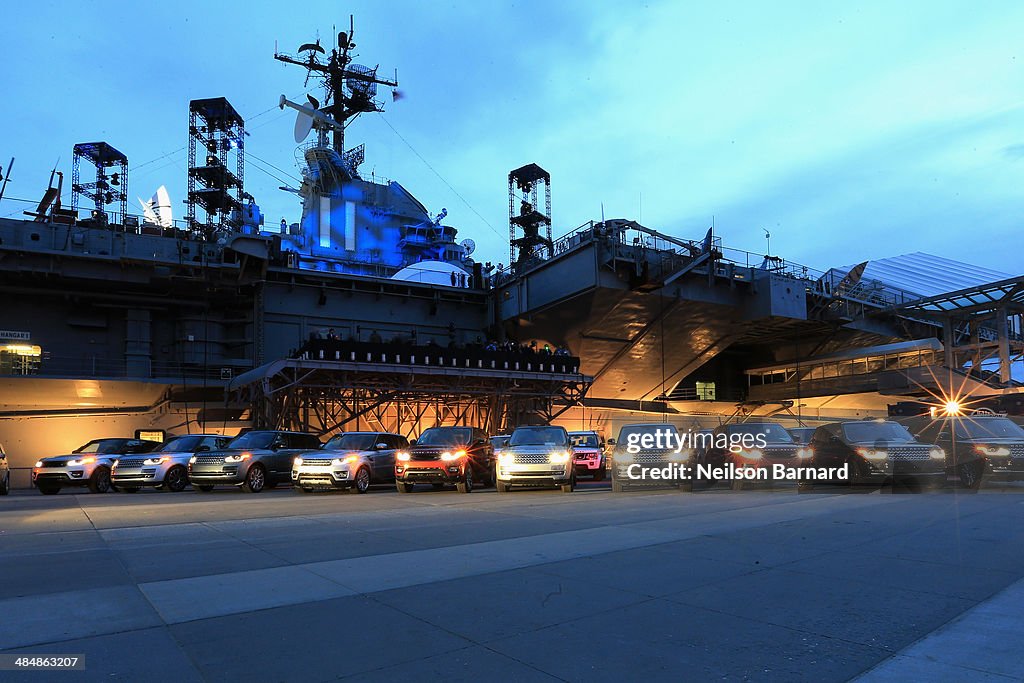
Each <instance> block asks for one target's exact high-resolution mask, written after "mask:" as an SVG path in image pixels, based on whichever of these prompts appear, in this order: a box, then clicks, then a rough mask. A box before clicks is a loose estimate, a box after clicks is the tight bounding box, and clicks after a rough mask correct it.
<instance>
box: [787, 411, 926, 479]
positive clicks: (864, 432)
mask: <svg viewBox="0 0 1024 683" xmlns="http://www.w3.org/2000/svg"><path fill="white" fill-rule="evenodd" d="M810 447H811V448H812V449H813V451H814V455H813V456H812V464H813V466H814V467H843V466H848V467H849V482H848V483H850V484H883V483H888V482H902V483H913V484H915V485H921V484H926V485H931V486H933V487H934V486H941V485H942V484H944V483H945V481H946V453H945V451H943V450H942V449H941V448H939V447H938V446H936V445H934V444H930V443H922V442H920V441H918V440H917V439H915V438H914V435H913V434H911V433H910V432H909V431H907V428H906V427H904V426H903V425H901V424H899V423H897V422H890V421H888V420H857V421H852V422H836V423H833V424H826V425H822V426H821V427H818V428H817V429H816V430H815V431H814V436H813V437H811V443H810ZM806 486H807V483H806V482H805V483H804V487H806Z"/></svg>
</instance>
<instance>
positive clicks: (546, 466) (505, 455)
mask: <svg viewBox="0 0 1024 683" xmlns="http://www.w3.org/2000/svg"><path fill="white" fill-rule="evenodd" d="M496 485H497V489H498V492H499V493H504V492H506V491H508V490H509V489H510V488H512V487H513V486H531V487H532V486H548V487H556V488H557V487H561V489H562V491H564V492H565V493H571V492H572V490H573V489H574V488H575V487H576V472H575V467H574V466H573V447H572V442H571V441H570V440H569V434H568V432H566V431H565V428H564V427H519V428H518V429H516V430H515V431H514V432H512V437H511V438H510V439H509V440H508V445H507V446H505V447H504V448H503V449H502V450H501V455H499V456H498V476H497V482H496Z"/></svg>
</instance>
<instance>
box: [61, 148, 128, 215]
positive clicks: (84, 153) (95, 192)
mask: <svg viewBox="0 0 1024 683" xmlns="http://www.w3.org/2000/svg"><path fill="white" fill-rule="evenodd" d="M83 159H84V160H85V161H87V162H89V163H90V164H92V165H93V166H94V167H95V168H96V179H95V180H93V181H92V182H88V183H82V182H80V174H81V164H82V160H83ZM111 169H113V170H114V172H113V173H110V170H111ZM80 197H87V198H89V199H91V200H92V201H93V204H94V206H95V208H94V209H93V215H92V218H93V220H95V221H99V222H101V223H103V224H106V223H107V218H108V217H107V206H108V205H110V204H114V203H116V204H117V205H118V207H119V209H120V216H119V220H122V221H123V220H124V215H125V214H126V213H127V212H128V157H126V156H125V155H124V154H122V153H121V152H119V151H117V150H116V149H114V148H113V147H111V146H110V145H108V144H107V143H105V142H80V143H78V144H77V145H75V149H74V157H73V160H72V165H71V209H72V210H73V211H75V212H77V211H78V208H79V198H80Z"/></svg>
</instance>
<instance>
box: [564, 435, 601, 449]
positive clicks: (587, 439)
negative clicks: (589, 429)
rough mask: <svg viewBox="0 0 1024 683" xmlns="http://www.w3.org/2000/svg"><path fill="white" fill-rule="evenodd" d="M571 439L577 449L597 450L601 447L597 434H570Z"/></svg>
mask: <svg viewBox="0 0 1024 683" xmlns="http://www.w3.org/2000/svg"><path fill="white" fill-rule="evenodd" d="M569 439H570V440H571V441H572V445H573V446H576V447H577V448H597V447H598V446H600V445H601V444H600V442H599V441H598V438H597V434H570V435H569Z"/></svg>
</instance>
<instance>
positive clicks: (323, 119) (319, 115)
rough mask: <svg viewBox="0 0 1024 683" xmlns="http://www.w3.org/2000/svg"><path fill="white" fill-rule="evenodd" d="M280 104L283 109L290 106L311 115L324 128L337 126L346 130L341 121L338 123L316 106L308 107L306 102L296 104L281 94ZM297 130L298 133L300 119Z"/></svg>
mask: <svg viewBox="0 0 1024 683" xmlns="http://www.w3.org/2000/svg"><path fill="white" fill-rule="evenodd" d="M278 106H279V107H280V108H281V109H284V108H285V107H288V108H290V109H294V110H295V111H297V112H299V113H300V114H304V115H306V116H308V117H310V119H312V121H315V122H316V123H318V124H320V126H321V127H322V128H325V129H330V128H335V129H337V130H342V131H343V130H345V126H343V125H341V124H340V123H338V122H337V121H335V120H334V119H332V118H331V117H330V116H328V115H327V114H325V113H323V112H322V111H320V110H319V109H316V108H315V107H307V106H306V105H304V104H296V103H295V102H292V101H291V100H289V99H288V98H287V97H285V96H284V95H281V99H280V100H279V101H278ZM312 121H311V122H310V125H312ZM295 131H296V133H298V131H299V122H298V121H296V122H295ZM307 132H308V131H307Z"/></svg>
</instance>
